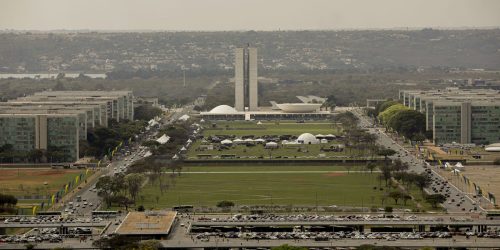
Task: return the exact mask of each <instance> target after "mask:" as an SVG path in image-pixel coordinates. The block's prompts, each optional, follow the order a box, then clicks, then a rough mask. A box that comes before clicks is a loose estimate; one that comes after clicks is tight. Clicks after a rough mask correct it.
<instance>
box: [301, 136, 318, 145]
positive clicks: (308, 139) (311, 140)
mask: <svg viewBox="0 0 500 250" xmlns="http://www.w3.org/2000/svg"><path fill="white" fill-rule="evenodd" d="M297 142H298V143H302V144H318V143H319V140H318V139H316V137H315V136H314V135H313V134H311V133H303V134H301V135H300V136H299V138H297Z"/></svg>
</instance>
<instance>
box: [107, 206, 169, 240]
mask: <svg viewBox="0 0 500 250" xmlns="http://www.w3.org/2000/svg"><path fill="white" fill-rule="evenodd" d="M176 216H177V212H174V211H148V212H129V213H128V214H127V216H126V217H125V219H124V220H123V222H122V224H120V226H118V228H117V229H116V231H115V233H117V234H121V235H161V234H164V235H167V234H168V233H169V232H170V229H171V227H172V224H173V223H174V220H175V217H176Z"/></svg>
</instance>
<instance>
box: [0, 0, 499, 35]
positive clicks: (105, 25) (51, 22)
mask: <svg viewBox="0 0 500 250" xmlns="http://www.w3.org/2000/svg"><path fill="white" fill-rule="evenodd" d="M499 13H500V0H0V29H33V30H36V29H38V30H51V29H94V30H138V29H151V30H277V29H286V30H290V29H292V30H296V29H346V28H347V29H351V28H356V29H365V28H368V29H372V28H395V27H397V28H401V27H410V28H411V27H486V26H488V27H491V26H496V27H498V26H500V14H499Z"/></svg>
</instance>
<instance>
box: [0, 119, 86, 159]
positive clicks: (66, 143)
mask: <svg viewBox="0 0 500 250" xmlns="http://www.w3.org/2000/svg"><path fill="white" fill-rule="evenodd" d="M78 141H79V124H78V116H77V115H75V114H0V145H5V144H10V145H12V146H13V148H14V149H15V150H19V151H24V152H29V151H31V150H34V149H40V150H51V149H54V150H56V151H59V152H62V156H61V158H62V160H63V161H67V162H73V161H76V160H78V154H79V145H78Z"/></svg>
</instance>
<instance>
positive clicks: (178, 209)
mask: <svg viewBox="0 0 500 250" xmlns="http://www.w3.org/2000/svg"><path fill="white" fill-rule="evenodd" d="M193 209H194V207H193V205H180V206H174V207H172V210H173V211H176V212H181V213H188V212H193Z"/></svg>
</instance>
